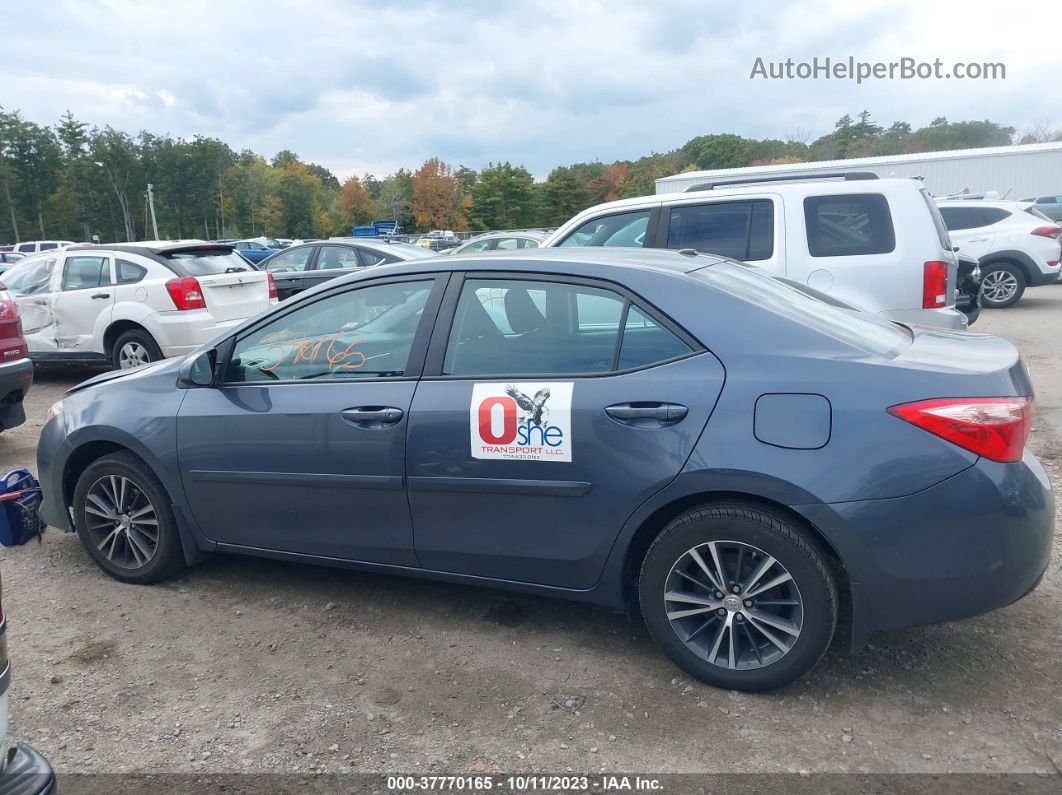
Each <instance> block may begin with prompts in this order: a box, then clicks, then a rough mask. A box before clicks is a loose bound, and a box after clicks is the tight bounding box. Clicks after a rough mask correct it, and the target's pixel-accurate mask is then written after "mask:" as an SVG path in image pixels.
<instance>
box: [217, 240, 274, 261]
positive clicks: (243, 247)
mask: <svg viewBox="0 0 1062 795" xmlns="http://www.w3.org/2000/svg"><path fill="white" fill-rule="evenodd" d="M229 245H230V246H232V247H233V248H234V249H236V251H238V252H239V253H240V256H241V257H243V258H244V259H245V260H247V261H248V262H254V263H258V262H261V261H262V260H264V259H265V258H266V257H271V256H273V255H274V254H276V253H277V252H278V251H280V249H279V248H270V247H269V246H267V245H265V244H263V243H261V242H259V241H257V240H234V241H233V242H231V243H229Z"/></svg>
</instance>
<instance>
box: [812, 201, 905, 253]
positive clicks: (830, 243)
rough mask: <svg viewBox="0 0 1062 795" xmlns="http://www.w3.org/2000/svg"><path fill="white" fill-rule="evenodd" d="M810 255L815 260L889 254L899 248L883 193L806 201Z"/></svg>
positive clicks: (887, 203)
mask: <svg viewBox="0 0 1062 795" xmlns="http://www.w3.org/2000/svg"><path fill="white" fill-rule="evenodd" d="M804 224H805V225H806V227H807V233H808V252H809V253H810V254H811V256H813V257H851V256H860V255H863V254H887V253H889V252H890V251H893V250H895V249H896V232H895V230H894V229H893V226H892V214H891V213H890V212H889V202H888V200H887V199H886V198H885V197H884V196H883V195H882V194H880V193H853V194H845V195H840V196H809V197H807V198H806V199H804Z"/></svg>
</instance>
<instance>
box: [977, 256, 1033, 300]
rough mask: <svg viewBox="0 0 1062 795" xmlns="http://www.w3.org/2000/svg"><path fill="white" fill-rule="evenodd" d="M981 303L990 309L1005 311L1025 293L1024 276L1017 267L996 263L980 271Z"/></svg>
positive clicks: (1007, 263)
mask: <svg viewBox="0 0 1062 795" xmlns="http://www.w3.org/2000/svg"><path fill="white" fill-rule="evenodd" d="M982 271H983V273H982V276H981V303H982V304H983V305H984V306H986V307H989V308H990V309H1005V308H1006V307H1008V306H1013V305H1014V304H1016V303H1018V301H1019V299H1020V298H1021V297H1022V295H1023V294H1024V293H1025V286H1026V280H1025V274H1024V273H1023V272H1022V270H1021V268H1019V267H1018V266H1017V265H1012V264H1010V263H1009V262H997V263H995V264H993V265H989V266H987V267H986V268H983V269H982Z"/></svg>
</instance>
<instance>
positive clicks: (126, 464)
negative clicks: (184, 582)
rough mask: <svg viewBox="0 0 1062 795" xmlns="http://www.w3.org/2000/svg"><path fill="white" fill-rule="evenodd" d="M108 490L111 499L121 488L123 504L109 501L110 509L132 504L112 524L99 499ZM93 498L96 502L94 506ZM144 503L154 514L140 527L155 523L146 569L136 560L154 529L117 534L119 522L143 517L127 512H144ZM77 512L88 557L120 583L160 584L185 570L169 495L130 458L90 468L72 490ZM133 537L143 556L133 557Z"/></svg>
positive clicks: (129, 455)
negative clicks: (142, 510) (114, 505)
mask: <svg viewBox="0 0 1062 795" xmlns="http://www.w3.org/2000/svg"><path fill="white" fill-rule="evenodd" d="M122 481H125V483H126V485H125V487H124V488H123V487H120V486H119V487H115V484H116V483H119V484H120V483H121V482H122ZM108 487H110V489H111V492H112V493H113V492H115V491H117V490H118V488H122V491H121V494H122V499H121V500H118V501H116V500H111V503H116V502H120V501H124V500H126V499H128V501H127V502H126V507H125V508H124V509H123V508H122V506H118V508H117V510H115V511H114V513H115V515H116V519H115V520H114V521H113V524H112V520H110V519H106V518H104V516H103V514H102V513H101V512H100V507H101V503H100V502H99V500H100V499H101V496H100V492H99V491H98V489H103V490H104V492H106V489H107V488H108ZM94 489H96V490H94ZM90 492H92V497H93V498H94V499H91V501H90ZM104 499H105V498H104ZM105 501H106V500H105ZM145 501H146V504H147V506H148V507H149V508H151V509H152V512H151V513H150V514H147V515H146V518H142V521H143V522H148V523H150V522H152V521H153V522H155V525H154V526H155V527H157V539H156V541H155V546H154V550H153V552H152V554H151V556H150V558H149V559H148V560H147V561H146V562H144V563H143V564H142V565H137V564H138V563H139V561H138V560H137V555H143V554H144V553H143V551H142V550H143V548H144V544H145V543H146V544H147V545H148V546H150V530H151V525H150V524H145V525H141V526H140V529H137V524H138V523H136V522H133V523H132V525H133V526H132V527H130V526H129V525H128V524H127V525H126V527H125V529H124V531H123V530H119V527H118V525H119V524H120V523H121V522H120V520H118V519H117V517H118V516H124V517H128V516H129V515H131V514H134V513H140V512H141V511H140V510H137V511H131V510H129V506H130V505H132V506H135V507H140V508H142V506H143V505H144V504H145ZM73 511H74V524H75V526H76V528H77V534H78V537H79V538H80V539H81V543H82V544H83V545H84V547H85V549H86V551H87V552H88V553H89V556H90V557H91V558H92V559H93V560H94V561H95V562H96V565H98V566H99V567H100V568H101V569H103V570H104V571H105V572H107V573H108V574H109V575H111V576H112V577H114V578H115V579H116V580H121V581H122V582H129V583H137V584H146V583H152V582H158V581H160V580H164V579H166V578H167V577H170V576H172V575H173V574H176V573H177V572H178V571H180V570H181V569H182V568H184V565H185V563H184V554H183V552H182V550H181V539H180V536H179V534H178V531H177V520H176V519H175V518H174V516H173V509H172V507H171V501H170V498H169V495H167V493H166V489H165V487H164V486H163V485H162V483H161V482H160V481H159V479H158V478H157V477H156V476H155V473H154V472H152V471H151V469H150V468H149V467H148V466H147V464H145V463H144V462H143V461H141V460H140V459H139V458H137V457H136V456H135V455H133V454H132V453H113V454H111V455H107V456H104V457H103V458H100V459H97V460H96V461H93V462H92V463H91V464H89V466H88V467H87V468H86V469H85V471H84V472H82V473H81V477H80V478H78V481H77V485H76V486H75V487H74V504H73ZM90 511H91V513H90ZM152 516H153V517H154V518H153V519H152V518H151V517H152ZM123 532H124V538H123V535H122V534H123ZM145 533H147V535H145ZM131 534H133V535H136V538H137V539H139V541H138V543H139V544H140V546H138V547H137V549H138V550H140V551H138V552H137V553H135V554H134V553H133V552H132V543H131V542H130V541H129V540H128V539H129V536H130V535H131ZM114 536H116V538H114ZM108 537H112V541H111V543H109V544H108V543H107V542H106V538H108ZM101 540H103V543H101ZM134 540H136V539H134ZM105 550H106V551H105ZM123 552H124V554H123ZM129 564H133V565H129Z"/></svg>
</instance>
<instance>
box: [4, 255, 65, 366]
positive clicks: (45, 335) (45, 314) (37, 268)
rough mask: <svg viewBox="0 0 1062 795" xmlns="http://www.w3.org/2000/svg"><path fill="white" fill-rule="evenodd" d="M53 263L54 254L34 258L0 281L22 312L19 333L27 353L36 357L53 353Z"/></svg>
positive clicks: (55, 279)
mask: <svg viewBox="0 0 1062 795" xmlns="http://www.w3.org/2000/svg"><path fill="white" fill-rule="evenodd" d="M57 262H58V259H57V258H56V257H54V256H48V257H35V258H34V259H32V260H30V261H28V262H26V264H25V265H22V264H21V263H20V264H19V266H18V267H17V268H15V269H14V270H13V271H12V272H10V273H5V274H4V284H5V286H6V287H7V289H8V291H9V292H10V293H11V294H12V295H13V296H14V298H15V302H16V303H17V304H18V308H19V312H20V313H21V315H22V335H23V336H24V337H25V338H26V344H27V345H28V346H29V349H30V353H31V354H34V355H37V356H39V355H40V354H52V353H54V352H55V315H54V314H53V313H52V305H53V303H54V301H55V296H56V295H57V294H58V292H59V273H58V272H57V269H56V265H57Z"/></svg>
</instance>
